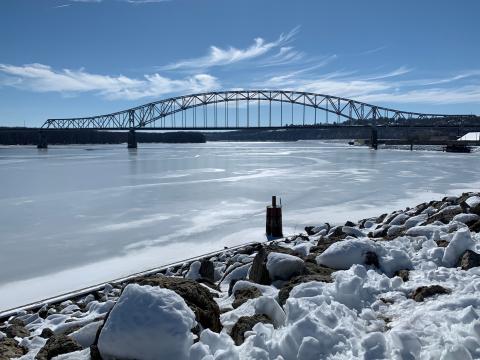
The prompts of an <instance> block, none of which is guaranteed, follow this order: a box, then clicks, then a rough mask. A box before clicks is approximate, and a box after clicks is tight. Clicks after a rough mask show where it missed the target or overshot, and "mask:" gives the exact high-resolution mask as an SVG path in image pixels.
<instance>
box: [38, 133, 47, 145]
mask: <svg viewBox="0 0 480 360" xmlns="http://www.w3.org/2000/svg"><path fill="white" fill-rule="evenodd" d="M47 148H48V140H47V134H45V133H44V132H43V131H39V132H38V142H37V149H47Z"/></svg>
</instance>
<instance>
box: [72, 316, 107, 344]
mask: <svg viewBox="0 0 480 360" xmlns="http://www.w3.org/2000/svg"><path fill="white" fill-rule="evenodd" d="M102 322H103V321H94V322H92V323H90V324H87V325H85V326H84V327H82V328H80V329H78V330H77V331H74V332H73V333H71V334H70V337H71V338H73V339H74V340H75V341H77V342H78V343H79V344H80V345H81V346H82V347H83V348H86V347H89V346H90V345H92V344H93V342H94V341H95V336H96V335H97V330H98V328H99V327H100V325H102Z"/></svg>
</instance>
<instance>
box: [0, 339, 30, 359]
mask: <svg viewBox="0 0 480 360" xmlns="http://www.w3.org/2000/svg"><path fill="white" fill-rule="evenodd" d="M26 353H27V349H25V348H24V347H23V346H20V345H18V344H17V342H16V341H15V340H14V339H10V338H3V339H0V360H9V359H13V358H17V357H20V356H23V355H25V354H26Z"/></svg>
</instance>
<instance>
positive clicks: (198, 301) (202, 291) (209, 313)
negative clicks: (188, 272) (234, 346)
mask: <svg viewBox="0 0 480 360" xmlns="http://www.w3.org/2000/svg"><path fill="white" fill-rule="evenodd" d="M135 282H137V283H138V284H140V285H150V286H159V287H161V288H165V289H169V290H172V291H175V292H176V293H177V294H178V295H180V296H181V297H182V298H183V299H184V300H185V302H186V303H187V305H188V306H189V307H190V309H192V310H193V312H194V313H195V317H196V319H197V321H198V322H199V323H200V325H201V326H202V327H203V328H208V329H210V330H212V331H215V332H220V330H222V325H221V323H220V308H219V307H218V304H217V303H216V302H215V300H214V298H213V295H212V293H211V292H210V291H208V289H206V288H205V287H204V286H202V285H200V284H199V283H197V282H196V281H193V280H189V279H183V278H176V277H167V276H150V277H144V278H140V279H138V280H136V281H135Z"/></svg>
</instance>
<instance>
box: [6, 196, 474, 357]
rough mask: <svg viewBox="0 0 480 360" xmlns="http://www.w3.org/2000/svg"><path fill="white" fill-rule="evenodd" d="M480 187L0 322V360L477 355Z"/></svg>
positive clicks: (127, 283) (204, 261) (182, 266)
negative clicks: (455, 195) (458, 194)
mask: <svg viewBox="0 0 480 360" xmlns="http://www.w3.org/2000/svg"><path fill="white" fill-rule="evenodd" d="M479 291H480V194H479V193H465V194H462V195H461V196H459V197H446V198H444V199H442V200H440V201H432V202H429V203H423V204H419V205H417V206H415V207H413V208H407V209H404V210H399V211H395V212H393V213H390V214H382V215H380V216H378V217H374V218H368V219H363V220H361V221H359V222H357V223H353V222H350V221H347V222H346V223H345V224H344V225H340V226H331V225H330V224H327V223H320V224H317V225H315V226H307V227H306V228H305V232H304V233H301V234H298V235H295V236H292V237H289V238H285V239H280V240H277V241H269V242H265V243H258V244H251V245H247V246H244V247H240V248H238V249H234V250H225V251H222V252H220V253H218V254H216V255H210V256H208V257H205V258H202V259H199V260H194V261H190V262H185V263H183V264H179V265H176V266H173V267H169V268H167V269H164V270H161V271H159V272H155V273H152V274H146V275H141V276H138V277H132V278H129V279H128V280H125V281H123V282H119V283H112V284H106V285H105V286H103V288H101V289H96V290H95V291H92V292H91V293H88V294H82V295H78V296H75V297H73V298H71V299H68V300H64V301H62V302H60V303H58V302H57V303H55V302H54V303H50V304H45V305H44V306H41V307H40V308H38V309H35V308H34V309H30V310H22V311H19V312H18V313H16V314H12V316H10V317H9V318H8V319H5V321H4V322H3V324H0V360H3V359H11V358H20V359H42V360H43V359H58V360H60V359H192V360H196V359H285V360H287V359H321V358H329V359H330V358H331V359H351V358H367V359H383V358H398V359H407V358H412V359H413V358H425V359H430V358H432V359H433V358H435V359H436V358H442V359H460V358H461V359H475V358H480V297H479V296H478V292H479Z"/></svg>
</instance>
